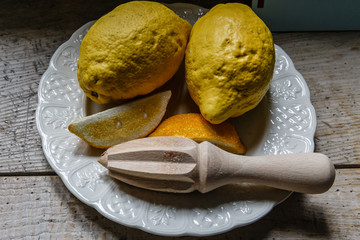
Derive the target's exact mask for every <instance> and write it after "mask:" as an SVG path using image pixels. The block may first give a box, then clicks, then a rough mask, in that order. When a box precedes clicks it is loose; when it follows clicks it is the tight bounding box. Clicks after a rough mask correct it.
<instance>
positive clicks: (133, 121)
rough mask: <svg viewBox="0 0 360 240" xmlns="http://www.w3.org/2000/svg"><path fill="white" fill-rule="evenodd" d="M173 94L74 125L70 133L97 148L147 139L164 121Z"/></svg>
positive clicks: (150, 98) (125, 106) (98, 114)
mask: <svg viewBox="0 0 360 240" xmlns="http://www.w3.org/2000/svg"><path fill="white" fill-rule="evenodd" d="M170 97H171V91H165V92H162V93H157V94H154V95H152V96H148V97H145V98H141V99H138V100H135V101H132V102H128V103H125V104H123V105H120V106H117V107H114V108H110V109H108V110H105V111H102V112H99V113H96V114H93V115H90V116H87V117H85V118H82V119H80V120H77V121H75V122H73V123H71V124H70V125H69V126H68V129H69V131H70V132H71V133H74V134H75V135H77V136H78V137H80V138H82V139H83V140H84V141H86V142H87V143H88V144H90V145H91V146H93V147H96V148H109V147H111V146H114V145H116V144H119V143H122V142H126V141H129V140H133V139H136V138H140V137H145V136H147V135H148V134H149V133H150V132H151V131H153V130H154V129H155V128H156V127H157V126H158V125H159V123H160V121H161V119H162V118H163V116H164V114H165V111H166V107H167V105H168V102H169V99H170Z"/></svg>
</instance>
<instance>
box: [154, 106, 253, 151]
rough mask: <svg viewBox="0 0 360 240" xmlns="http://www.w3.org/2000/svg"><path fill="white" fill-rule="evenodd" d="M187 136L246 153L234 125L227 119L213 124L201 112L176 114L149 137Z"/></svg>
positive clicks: (228, 149)
mask: <svg viewBox="0 0 360 240" xmlns="http://www.w3.org/2000/svg"><path fill="white" fill-rule="evenodd" d="M159 136H173V137H186V138H190V139H193V140H194V141H196V142H203V141H208V142H211V143H213V144H215V145H217V146H218V147H220V148H222V149H224V150H226V151H228V152H232V153H236V154H244V153H245V152H246V149H245V146H244V145H243V143H242V142H241V140H240V139H239V136H238V133H237V131H236V129H235V128H234V126H233V125H232V124H231V123H230V122H229V121H225V122H223V123H221V124H216V125H215V124H211V123H209V122H208V121H206V120H205V118H204V117H203V116H202V115H201V114H199V113H187V114H179V115H174V116H172V117H169V118H167V119H165V120H164V121H163V122H162V123H160V125H159V126H158V127H157V128H156V129H155V131H154V132H152V133H151V134H150V135H149V137H159Z"/></svg>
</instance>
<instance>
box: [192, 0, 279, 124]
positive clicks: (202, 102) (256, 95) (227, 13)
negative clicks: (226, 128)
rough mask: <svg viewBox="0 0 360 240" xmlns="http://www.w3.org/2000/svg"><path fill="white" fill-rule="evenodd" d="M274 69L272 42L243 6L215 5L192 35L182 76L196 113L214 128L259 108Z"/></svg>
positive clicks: (266, 30)
mask: <svg viewBox="0 0 360 240" xmlns="http://www.w3.org/2000/svg"><path fill="white" fill-rule="evenodd" d="M274 64H275V51H274V44H273V39H272V35H271V32H270V31H269V29H268V28H267V26H266V25H265V24H264V22H263V21H262V20H261V19H260V18H259V17H258V16H257V15H256V14H255V13H254V12H253V11H252V9H251V8H249V7H248V6H246V5H244V4H240V3H227V4H219V5H216V6H215V7H213V8H212V9H211V10H210V11H209V12H208V13H206V14H205V15H204V16H203V17H201V18H200V19H199V20H198V21H197V22H196V23H195V24H194V26H193V28H192V30H191V34H190V39H189V43H188V46H187V50H186V56H185V77H186V82H187V85H188V89H189V92H190V95H191V97H192V99H193V100H194V101H195V103H196V104H197V105H198V106H199V108H200V112H201V114H202V115H203V116H204V117H205V119H207V120H208V121H210V122H211V123H215V124H216V123H221V122H223V121H225V120H226V119H228V118H230V117H237V116H240V115H242V114H244V113H245V112H247V111H249V110H251V109H253V108H254V107H256V106H257V105H258V103H259V102H260V101H261V100H262V98H263V97H264V95H265V93H266V92H267V90H268V88H269V84H270V81H271V79H272V75H273V70H274Z"/></svg>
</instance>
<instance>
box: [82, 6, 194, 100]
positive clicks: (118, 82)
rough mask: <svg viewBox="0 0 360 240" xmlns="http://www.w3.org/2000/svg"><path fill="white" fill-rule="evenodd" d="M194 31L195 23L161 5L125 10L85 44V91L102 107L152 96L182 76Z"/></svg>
mask: <svg viewBox="0 0 360 240" xmlns="http://www.w3.org/2000/svg"><path fill="white" fill-rule="evenodd" d="M190 30H191V24H190V23H188V22H187V21H186V20H183V19H182V18H180V17H179V16H178V15H176V14H175V13H174V12H173V11H172V10H170V9H169V8H167V7H166V6H165V5H163V4H161V3H157V2H150V1H132V2H128V3H124V4H121V5H119V6H118V7H116V8H115V9H114V10H112V11H111V12H109V13H108V14H106V15H104V16H103V17H101V18H100V19H98V20H97V21H96V22H95V24H94V25H93V26H92V27H91V28H90V29H89V31H88V32H87V34H86V35H85V37H84V38H83V40H82V42H81V45H80V52H79V60H78V72H77V76H78V81H79V85H80V87H81V88H82V89H83V91H84V92H85V94H86V95H87V96H88V97H89V98H90V99H91V100H93V101H94V102H96V103H100V104H105V103H110V102H117V101H119V100H122V99H130V98H133V97H136V96H139V95H146V94H148V93H150V92H152V91H153V90H155V89H156V88H158V87H160V86H162V85H163V84H165V83H166V82H167V81H168V80H169V79H170V78H171V77H172V76H173V75H174V74H175V73H176V72H177V70H178V68H179V66H180V65H181V63H182V60H183V58H184V54H185V48H186V44H187V40H188V36H189V34H190Z"/></svg>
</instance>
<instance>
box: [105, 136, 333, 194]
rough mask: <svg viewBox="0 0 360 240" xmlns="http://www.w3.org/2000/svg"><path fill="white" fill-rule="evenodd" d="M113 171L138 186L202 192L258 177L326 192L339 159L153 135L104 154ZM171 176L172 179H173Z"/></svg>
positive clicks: (263, 181) (260, 180) (255, 181)
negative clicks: (251, 151)
mask: <svg viewBox="0 0 360 240" xmlns="http://www.w3.org/2000/svg"><path fill="white" fill-rule="evenodd" d="M100 163H102V164H103V165H104V166H105V167H107V168H108V169H109V170H110V176H112V177H114V178H117V179H119V180H121V181H124V182H126V183H129V184H131V185H135V186H138V187H142V188H146V189H151V190H157V191H166V192H182V193H186V192H191V191H194V190H199V191H200V192H202V193H205V192H208V191H211V190H214V189H215V188H218V187H221V186H223V185H226V184H234V183H242V182H247V183H253V184H258V185H264V186H270V187H275V188H280V189H285V190H290V191H295V192H302V193H323V192H325V191H327V190H328V189H329V188H330V187H331V186H332V184H333V182H334V178H335V169H334V165H333V164H332V163H331V162H330V160H329V159H328V157H326V156H325V155H323V154H319V153H298V154H285V155H273V156H252V157H249V156H241V155H236V154H231V153H228V152H226V151H224V150H222V149H220V148H218V147H216V146H215V145H213V144H211V143H209V142H202V143H200V144H197V143H196V142H194V141H192V140H190V139H186V138H179V137H151V138H143V139H137V140H133V141H129V142H126V143H123V144H119V145H116V146H114V147H112V148H110V149H108V150H107V151H106V152H105V153H104V155H103V156H102V158H101V159H100ZM170 182H171V184H170Z"/></svg>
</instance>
